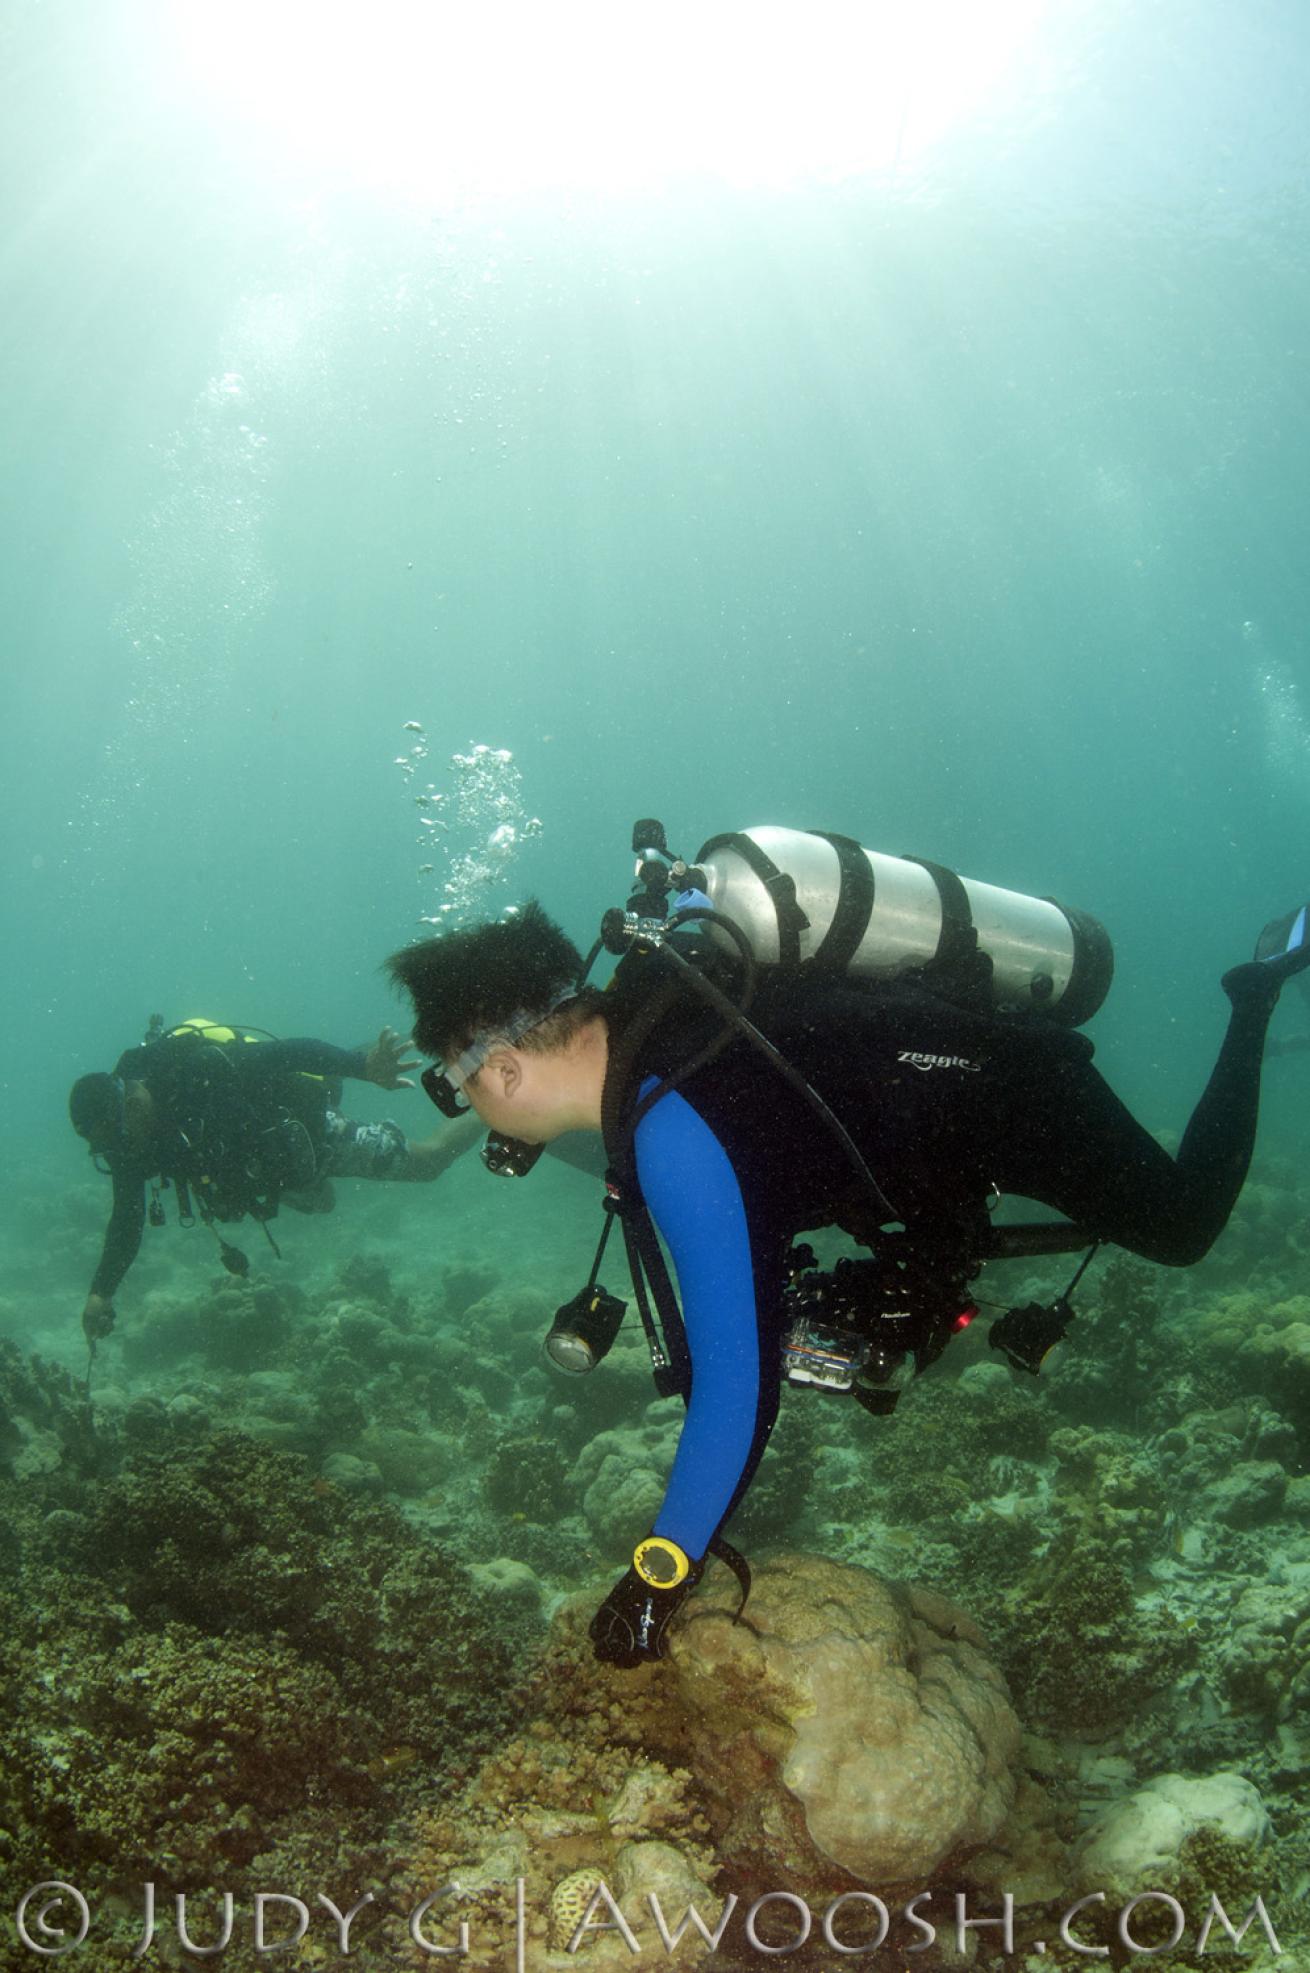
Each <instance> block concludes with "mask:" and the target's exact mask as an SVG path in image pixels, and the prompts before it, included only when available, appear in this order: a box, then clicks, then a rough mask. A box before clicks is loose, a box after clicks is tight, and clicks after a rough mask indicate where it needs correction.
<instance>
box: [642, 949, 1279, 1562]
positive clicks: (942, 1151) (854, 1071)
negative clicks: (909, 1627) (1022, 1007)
mask: <svg viewBox="0 0 1310 1973" xmlns="http://www.w3.org/2000/svg"><path fill="white" fill-rule="evenodd" d="M1271 1006H1272V1000H1271V999H1269V998H1268V997H1267V996H1265V995H1263V994H1259V993H1256V994H1252V995H1250V996H1247V997H1245V998H1244V999H1243V1000H1242V1001H1241V1002H1240V1003H1239V1004H1238V1006H1237V1007H1236V1008H1235V1010H1234V1012H1233V1015H1232V1019H1231V1021H1230V1024H1229V1028H1228V1033H1227V1035H1226V1037H1225V1040H1224V1043H1223V1046H1222V1048H1221V1050H1220V1054H1219V1059H1218V1061H1217V1063H1216V1065H1215V1068H1214V1070H1213V1072H1212V1074H1211V1077H1210V1081H1209V1084H1208V1086H1207V1088H1206V1091H1205V1093H1204V1095H1203V1096H1202V1098H1201V1101H1200V1103H1199V1104H1198V1105H1197V1108H1196V1111H1195V1113H1194V1114H1193V1117H1192V1119H1191V1122H1190V1123H1189V1125H1188V1127H1187V1130H1186V1132H1185V1134H1184V1137H1183V1141H1182V1144H1181V1146H1180V1149H1179V1153H1178V1156H1177V1158H1176V1159H1175V1158H1171V1157H1170V1156H1169V1155H1168V1153H1167V1152H1165V1151H1163V1150H1162V1149H1161V1147H1160V1146H1159V1145H1158V1144H1157V1143H1156V1142H1155V1140H1154V1138H1152V1137H1151V1136H1150V1135H1149V1134H1148V1132H1147V1131H1145V1130H1144V1129H1143V1128H1142V1126H1141V1125H1140V1124H1139V1123H1137V1122H1136V1120H1135V1119H1134V1118H1133V1117H1132V1116H1131V1115H1130V1113H1129V1112H1128V1110H1126V1109H1125V1107H1124V1105H1123V1104H1122V1103H1121V1102H1120V1101H1119V1099H1118V1097H1116V1096H1115V1095H1114V1093H1113V1091H1112V1090H1111V1089H1110V1088H1109V1087H1108V1085H1107V1084H1106V1083H1105V1081H1104V1080H1103V1078H1102V1077H1101V1075H1100V1074H1099V1072H1098V1071H1097V1070H1096V1069H1095V1068H1094V1067H1093V1066H1092V1060H1091V1056H1092V1047H1091V1043H1090V1042H1089V1041H1088V1040H1087V1039H1086V1037H1084V1036H1082V1035H1080V1034H1077V1033H1071V1032H1069V1031H1067V1030H1064V1029H1061V1028H1059V1027H1057V1026H1055V1025H1054V1024H1053V1023H1045V1022H1039V1021H1033V1020H1031V1019H1028V1020H1018V1019H1014V1020H1009V1019H1005V1018H1002V1017H997V1016H994V1015H988V1014H977V1013H971V1012H966V1011H964V1010H962V1009H960V1008H958V1007H956V1006H953V1005H951V1004H950V1003H948V1002H946V1001H944V1000H942V999H941V998H939V997H937V996H935V995H933V994H930V993H928V992H926V991H924V990H923V989H922V988H915V987H912V986H908V985H907V986H899V987H885V988H877V989H875V988H872V987H862V986H859V985H856V984H853V983H850V982H845V981H843V982H838V983H833V984H824V983H810V984H805V985H800V986H793V987H791V988H789V989H786V988H783V989H779V988H772V989H768V990H766V992H765V995H764V996H763V998H762V999H761V1001H760V1002H759V1003H758V1004H757V1007H756V1008H755V1009H753V1010H752V1015H753V1018H755V1019H756V1021H757V1023H758V1025H759V1026H760V1027H761V1028H762V1029H763V1031H764V1032H765V1033H766V1034H767V1035H768V1036H769V1038H770V1039H771V1040H772V1041H773V1042H774V1043H775V1044H776V1045H777V1046H778V1048H779V1049H780V1050H781V1051H782V1052H783V1054H784V1055H785V1056H786V1057H787V1059H788V1060H789V1061H790V1062H791V1063H793V1064H794V1065H795V1067H796V1068H797V1069H799V1070H800V1071H801V1073H802V1074H803V1075H804V1076H805V1078H806V1079H807V1080H808V1081H809V1082H810V1084H811V1085H812V1086H813V1088H814V1089H816V1090H817V1091H818V1092H819V1093H820V1095H822V1096H823V1097H824V1098H825V1100H826V1101H827V1102H828V1103H829V1104H830V1106H831V1107H832V1109H833V1110H834V1111H835V1113H836V1114H837V1116H838V1117H839V1118H840V1119H841V1121H842V1123H843V1124H844V1125H845V1127H846V1129H847V1130H848V1131H849V1132H850V1134H851V1136H852V1137H853V1138H854V1139H855V1141H856V1143H857V1145H858V1147H859V1149H860V1151H861V1152H862V1154H863V1156H864V1158H865V1159H866V1161H867V1163H868V1165H869V1167H870V1168H871V1170H872V1172H873V1174H874V1176H875V1177H876V1179H877V1182H878V1184H879V1186H880V1187H881V1188H882V1190H883V1192H884V1193H885V1194H886V1196H887V1199H888V1200H889V1201H890V1203H891V1205H892V1207H893V1208H894V1211H895V1215H896V1217H897V1218H898V1219H899V1220H901V1221H903V1222H904V1225H905V1228H906V1232H907V1234H908V1236H909V1237H910V1239H911V1240H912V1241H914V1242H916V1243H917V1244H918V1245H919V1247H920V1249H921V1250H925V1251H927V1252H929V1253H931V1252H932V1251H933V1250H934V1249H936V1250H938V1251H940V1252H941V1253H942V1254H943V1256H944V1257H949V1256H952V1255H957V1254H960V1253H962V1252H964V1251H965V1250H966V1249H967V1247H968V1245H969V1241H970V1237H971V1233H972V1232H973V1231H974V1230H975V1229H976V1228H977V1226H978V1224H979V1221H980V1218H981V1216H982V1214H983V1212H984V1209H985V1202H986V1199H987V1196H988V1194H989V1192H990V1191H991V1189H992V1188H993V1187H994V1188H996V1189H997V1190H999V1191H1000V1192H1002V1193H1014V1194H1018V1195H1020V1196H1022V1197H1024V1198H1027V1199H1033V1200H1037V1201H1039V1202H1041V1203H1042V1204H1044V1205H1047V1206H1050V1207H1054V1208H1055V1209H1057V1210H1058V1211H1059V1212H1062V1213H1065V1214H1067V1215H1068V1217H1069V1218H1070V1219H1071V1220H1073V1221H1075V1222H1076V1223H1077V1224H1078V1225H1080V1226H1082V1227H1085V1228H1087V1229H1088V1230H1089V1231H1090V1232H1091V1233H1092V1234H1094V1235H1095V1236H1096V1237H1097V1238H1100V1239H1104V1240H1107V1241H1113V1242H1115V1243H1117V1244H1118V1245H1120V1246H1123V1247H1127V1248H1130V1249H1131V1250H1132V1251H1133V1252H1135V1253H1139V1254H1142V1255H1145V1256H1146V1257H1147V1258H1148V1259H1151V1260H1155V1261H1163V1262H1166V1263H1170V1264H1173V1265H1179V1266H1182V1265H1186V1264H1187V1263H1189V1262H1192V1261H1196V1260H1199V1259H1200V1257H1201V1256H1202V1254H1204V1253H1205V1251H1206V1250H1207V1248H1208V1247H1209V1246H1210V1245H1211V1243H1212V1242H1213V1241H1214V1239H1215V1238H1216V1237H1217V1235H1218V1234H1219V1232H1220V1231H1221V1230H1222V1228H1223V1226H1224V1223H1225V1221H1226V1220H1227V1218H1228V1215H1229V1213H1230V1212H1231V1210H1232V1207H1233V1204H1234V1201H1235V1200H1236V1198H1237V1194H1238V1191H1239V1190H1240V1188H1241V1184H1242V1181H1243V1178H1244V1177H1245V1174H1246V1170H1247V1165H1248V1163H1249V1160H1250V1155H1251V1149H1252V1145H1253V1142H1254V1137H1255V1126H1256V1116H1257V1106H1258V1093H1259V1075H1260V1059H1261V1051H1262V1047H1263V1042H1264V1034H1265V1028H1266V1026H1267V1023H1268V1017H1269V1012H1270V1009H1271ZM612 1026H613V1046H612V1061H613V1063H614V1064H615V1065H621V1066H616V1068H615V1070H614V1071H613V1073H614V1074H619V1073H623V1074H625V1076H626V1081H625V1088H626V1091H627V1099H628V1101H629V1103H630V1102H631V1101H632V1100H634V1099H635V1096H636V1094H637V1093H638V1092H646V1091H649V1090H652V1089H654V1088H655V1087H656V1086H657V1078H659V1077H661V1076H663V1075H665V1074H667V1073H668V1072H670V1071H672V1070H675V1069H676V1068H677V1066H678V1064H679V1063H685V1062H686V1061H687V1060H688V1059H689V1058H690V1056H691V1055H692V1054H693V1053H694V1052H695V1050H696V1048H697V1047H698V1046H700V1045H702V1044H703V1043H705V1042H706V1041H707V1040H708V1039H710V1038H711V1037H712V1035H713V1033H714V1031H715V1026H716V1022H715V1018H714V1017H713V1016H707V1015H702V1014H700V1013H699V1012H697V1011H696V1009H695V1008H692V1009H688V1008H686V1007H683V1008H681V1010H680V1011H677V1012H675V1013H674V1014H673V1015H671V1016H670V1017H669V1018H668V1019H667V1020H665V1021H664V1022H663V1023H662V1024H661V1025H660V1027H658V1028H657V1029H656V1030H655V1031H654V1033H653V1034H651V1035H650V1036H649V1037H648V1038H647V1039H646V1040H645V1041H644V1042H643V1043H641V1044H640V1046H639V1047H638V1048H637V1049H636V1052H635V1056H634V1055H632V1053H631V1051H626V1055H627V1059H626V1060H625V1049H624V1046H623V1032H624V1028H623V1023H622V1021H621V1020H619V1021H617V1022H615V1023H613V1024H612ZM616 1093H617V1092H616V1091H615V1090H613V1089H612V1090H611V1091H610V1092H608V1095H609V1097H610V1099H611V1100H612V1099H613V1097H614V1096H615V1094H616ZM633 1148H634V1153H635V1172H636V1178H637V1182H638V1185H639V1187H640V1191H641V1194H642V1196H643V1198H644V1201H645V1204H646V1206H647V1208H648V1210H649V1212H650V1214H651V1217H652V1219H653V1220H654V1222H655V1225H656V1227H657V1229H658V1231H659V1233H660V1234H661V1236H662V1238H663V1239H664V1241H665V1243H666V1245H667V1247H668V1249H669V1252H670V1255H671V1257H672V1260H673V1263H674V1267H675V1269H676V1272H677V1276H678V1286H679V1294H680V1300H681V1305H682V1315H683V1321H684V1325H685V1328H686V1334H687V1343H688V1348H689V1351H690V1357H691V1393H690V1401H689V1406H688V1414H687V1419H686V1423H685V1425H684V1428H683V1432H682V1436H681V1439H680V1441H679V1446H678V1452H677V1456H676V1458H675V1461H674V1467H673V1472H672V1474H671V1476H670V1482H669V1488H668V1491H667V1493H666V1495H665V1499H664V1504H663V1506H662V1508H661V1512H660V1515H659V1517H658V1518H657V1520H656V1523H655V1532H656V1533H658V1534H662V1535H667V1536H668V1537H669V1538H670V1539H672V1540H674V1541H676V1542H677V1543H678V1544H679V1545H680V1546H681V1547H682V1548H684V1549H685V1550H686V1552H687V1553H688V1554H689V1555H691V1556H692V1557H693V1558H697V1557H699V1556H700V1555H702V1554H703V1553H704V1551H705V1547H706V1545H707V1543H708V1542H709V1540H710V1539H711V1537H712V1536H713V1535H714V1533H715V1532H716V1530H717V1529H718V1527H719V1526H720V1525H721V1523H722V1522H723V1521H724V1519H726V1517H727V1515H728V1514H729V1513H730V1512H731V1510H732V1508H733V1507H734V1506H735V1504H736V1502H737V1501H738V1500H739V1499H740V1497H741V1495H742V1493H743V1492H744V1491H745V1488H746V1486H747V1485H748V1483H749V1481H750V1478H751V1475H752V1474H753V1472H754V1470H755V1467H756V1465H757V1463H758V1461H759V1458H760V1455H761V1453H762V1452H763V1450H764V1445H765V1442H766V1440H767V1438H768V1434H769V1432H770V1430H771V1428H772V1425H773V1420H774V1417H775V1416H776V1413H777V1407H778V1395H779V1384H780V1376H781V1368H780V1348H781V1336H780V1321H779V1317H780V1308H781V1294H782V1286H783V1279H784V1274H783V1269H784V1261H785V1257H786V1254H787V1251H788V1248H789V1246H790V1243H791V1240H792V1238H793V1237H794V1235H796V1234H797V1233H799V1232H803V1231H806V1230H808V1229H811V1228H815V1227H819V1226H830V1225H838V1226H843V1227H845V1228H847V1230H848V1231H851V1232H854V1233H855V1234H856V1235H857V1237H868V1236H869V1234H870V1233H871V1232H872V1229H873V1226H874V1224H875V1223H876V1222H877V1221H878V1219H879V1214H878V1211H877V1209H876V1208H874V1209H872V1211H871V1208H870V1202H869V1195H868V1190H867V1187H862V1186H861V1184H860V1182H859V1180H858V1179H857V1177H856V1176H855V1173H854V1171H853V1168H852V1164H851V1161H850V1159H849V1157H848V1155H847V1154H846V1153H845V1152H844V1151H843V1149H842V1147H841V1144H840V1143H839V1141H838V1140H837V1138H836V1137H835V1135H834V1134H833V1133H832V1131H831V1130H830V1129H828V1128H827V1127H825V1125H824V1124H823V1123H822V1122H821V1121H820V1120H819V1119H818V1118H817V1117H816V1115H815V1114H814V1112H813V1110H812V1109H811V1108H809V1107H808V1106H807V1105H806V1103H805V1102H804V1100H803V1099H802V1098H801V1096H800V1095H799V1094H798V1093H797V1092H796V1091H795V1090H793V1089H792V1088H791V1087H790V1086H789V1085H788V1083H787V1082H786V1081H785V1080H784V1079H783V1078H782V1077H781V1076H780V1075H779V1074H778V1073H777V1072H776V1070H774V1069H773V1068H771V1067H770V1066H769V1064H768V1063H767V1062H766V1061H765V1060H764V1059H763V1058H762V1057H761V1055H760V1054H759V1053H758V1052H757V1051H756V1050H754V1049H753V1048H752V1047H751V1046H750V1044H749V1043H748V1042H746V1041H744V1040H743V1041H734V1042H733V1043H732V1044H731V1045H730V1046H729V1047H728V1048H727V1049H726V1050H725V1051H724V1052H723V1053H721V1054H720V1055H718V1056H717V1057H716V1058H715V1059H714V1060H712V1061H711V1062H709V1063H708V1064H707V1065H706V1066H704V1067H702V1068H700V1069H698V1070H695V1071H693V1073H692V1074H690V1075H689V1076H688V1077H687V1078H686V1080H684V1081H682V1082H680V1083H679V1084H678V1087H677V1089H676V1090H674V1091H673V1092H671V1093H669V1094H667V1095H664V1096H662V1097H661V1098H660V1099H659V1100H658V1101H657V1102H655V1103H654V1104H653V1105H652V1107H651V1108H650V1109H649V1110H648V1111H647V1113H646V1114H645V1116H644V1117H642V1118H641V1120H640V1121H639V1123H638V1126H637V1130H636V1134H635V1139H634V1140H633Z"/></svg>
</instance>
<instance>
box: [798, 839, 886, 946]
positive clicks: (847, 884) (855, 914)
mask: <svg viewBox="0 0 1310 1973" xmlns="http://www.w3.org/2000/svg"><path fill="white" fill-rule="evenodd" d="M810 834H811V835H812V836H817V837H818V838H819V840H820V842H824V843H828V844H829V845H830V846H831V847H832V848H833V849H834V850H835V851H836V852H837V863H838V866H839V869H840V884H839V888H838V891H837V909H836V910H835V911H834V912H833V914H832V923H831V924H830V925H829V927H828V929H827V931H826V932H825V933H824V935H823V938H822V940H821V941H820V944H819V948H818V950H817V951H816V953H815V955H814V958H813V961H812V962H811V963H812V964H813V965H814V967H815V968H816V970H822V971H823V972H829V973H844V972H845V971H846V968H847V967H848V966H849V965H850V963H851V961H852V959H854V957H855V955H856V953H857V952H858V951H859V949H860V947H861V946H862V945H863V944H864V935H865V933H866V932H867V931H868V929H869V920H870V918H871V917H872V916H873V893H874V877H873V865H872V864H871V863H870V861H869V859H868V857H867V856H866V855H865V853H864V851H863V849H862V848H861V847H860V845H859V843H857V842H856V840H855V838H854V836H834V835H831V834H830V833H829V831H828V830H826V829H811V831H810Z"/></svg>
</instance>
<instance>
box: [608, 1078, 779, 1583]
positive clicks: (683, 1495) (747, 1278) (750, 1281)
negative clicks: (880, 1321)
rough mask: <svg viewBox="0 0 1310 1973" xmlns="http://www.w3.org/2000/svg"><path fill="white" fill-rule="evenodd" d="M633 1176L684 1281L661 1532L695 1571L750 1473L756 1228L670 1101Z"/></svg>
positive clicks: (707, 1132)
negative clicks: (682, 1369) (684, 1351)
mask: <svg viewBox="0 0 1310 1973" xmlns="http://www.w3.org/2000/svg"><path fill="white" fill-rule="evenodd" d="M636 1153H637V1176H638V1178H639V1180H640V1182H641V1190H642V1196H643V1197H644V1199H645V1201H646V1205H647V1208H648V1210H649V1212H650V1214H651V1217H652V1219H653V1220H654V1221H655V1225H656V1227H657V1228H658V1230H659V1232H660V1234H661V1236H662V1237H663V1240H664V1243H665V1245H666V1246H667V1247H668V1250H669V1254H670V1256H671V1258H672V1261H673V1266H674V1269H675V1271H676V1273H677V1277H678V1293H679V1298H680V1300H681V1303H682V1319H683V1323H684V1326H685V1328H686V1332H687V1347H688V1349H689V1351H690V1354H691V1399H690V1402H689V1404H688V1407H687V1417H686V1420H685V1422H684V1424H683V1428H682V1436H681V1437H680V1439H679V1440H678V1450H677V1454H676V1456H675V1458H674V1461H673V1471H672V1472H671V1474H670V1475H669V1484H668V1488H667V1490H666V1492H665V1495H664V1502H663V1505H662V1506H661V1508H660V1511H659V1515H658V1516H657V1518H656V1521H655V1530H654V1531H655V1533H656V1534H660V1535H664V1536H666V1537H667V1538H668V1539H669V1540H670V1541H676V1542H677V1543H678V1545H679V1547H680V1548H682V1549H684V1550H685V1551H686V1553H687V1554H688V1555H690V1556H691V1557H692V1559H693V1560H696V1561H698V1560H699V1559H700V1557H701V1556H702V1555H703V1554H704V1553H705V1550H706V1547H707V1546H708V1544H709V1542H710V1540H711V1539H712V1538H713V1536H714V1534H715V1532H716V1531H717V1529H718V1526H719V1523H720V1522H721V1521H722V1519H723V1517H724V1515H725V1514H726V1512H727V1511H728V1507H729V1505H730V1503H731V1501H732V1497H733V1494H734V1492H735V1491H736V1488H737V1485H738V1483H739V1481H740V1480H741V1476H742V1474H743V1472H744V1471H745V1470H746V1466H747V1462H748V1460H749V1459H750V1456H751V1451H752V1445H753V1441H754V1438H755V1432H756V1424H757V1419H758V1415H759V1406H760V1338H759V1325H758V1321H757V1313H756V1305H755V1273H754V1267H753V1265H752V1257H751V1241H750V1229H749V1226H748V1223H747V1218H746V1206H745V1202H744V1201H743V1199H742V1195H741V1188H740V1186H739V1184H738V1182H737V1175H736V1173H735V1171H734V1170H733V1168H732V1165H731V1163H730V1161H729V1159H728V1155H727V1153H726V1151H725V1150H724V1148H723V1146H722V1144H721V1143H720V1142H719V1140H718V1138H717V1137H716V1136H715V1134H714V1132H713V1131H712V1130H711V1129H710V1127H709V1125H708V1124H707V1123H705V1121H704V1120H703V1118H701V1117H700V1116H699V1115H698V1114H697V1112H696V1111H695V1110H694V1109H693V1108H692V1106H691V1105H690V1103H688V1102H687V1101H686V1100H685V1098H683V1097H682V1096H680V1095H678V1093H677V1091H676V1090H674V1091H671V1092H670V1093H669V1094H668V1095H667V1096H662V1097H661V1098H660V1100H659V1101H658V1103H656V1104H654V1105H653V1106H652V1108H651V1109H649V1110H648V1111H647V1112H646V1115H645V1116H644V1117H643V1118H642V1120H641V1122H640V1123H639V1124H638V1126H637V1134H636Z"/></svg>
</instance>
